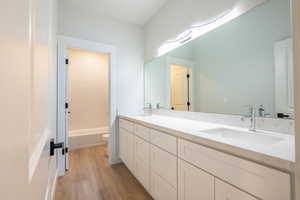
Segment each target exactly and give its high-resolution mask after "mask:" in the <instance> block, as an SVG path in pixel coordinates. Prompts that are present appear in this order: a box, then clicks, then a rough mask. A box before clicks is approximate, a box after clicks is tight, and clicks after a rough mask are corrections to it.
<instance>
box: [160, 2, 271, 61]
mask: <svg viewBox="0 0 300 200" xmlns="http://www.w3.org/2000/svg"><path fill="white" fill-rule="evenodd" d="M266 1H267V0H256V1H250V0H240V1H238V2H237V3H236V4H235V5H234V6H233V7H232V8H231V9H228V10H226V11H225V12H223V13H222V14H220V15H219V16H217V17H214V18H213V19H211V20H208V21H206V22H204V23H201V24H195V25H192V26H191V27H190V28H188V29H187V30H186V31H184V32H183V33H181V34H179V35H178V37H176V38H175V39H173V40H168V41H166V42H165V43H164V44H163V45H161V46H160V47H159V48H158V50H157V56H162V55H164V54H166V53H168V52H170V51H172V50H174V49H175V48H177V47H179V46H182V45H184V44H186V43H187V42H189V41H191V40H194V39H196V38H198V37H199V36H201V35H204V34H205V33H207V32H209V31H212V30H214V29H216V28H218V27H219V26H221V25H223V24H225V23H227V22H229V21H231V20H232V19H235V18H236V17H238V16H240V15H242V14H244V13H246V12H247V11H249V10H251V9H252V8H254V7H256V6H258V5H260V4H262V3H264V2H266ZM249 2H250V3H249Z"/></svg>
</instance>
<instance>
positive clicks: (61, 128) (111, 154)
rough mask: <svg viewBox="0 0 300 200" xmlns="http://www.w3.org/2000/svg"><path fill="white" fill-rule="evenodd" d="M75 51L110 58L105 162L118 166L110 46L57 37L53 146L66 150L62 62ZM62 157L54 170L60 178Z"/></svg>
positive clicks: (114, 78) (113, 64)
mask: <svg viewBox="0 0 300 200" xmlns="http://www.w3.org/2000/svg"><path fill="white" fill-rule="evenodd" d="M68 48H75V49H82V50H88V51H93V52H99V53H107V54H109V56H110V64H109V101H108V102H109V125H108V127H109V132H110V138H109V141H108V160H109V163H110V164H116V163H118V162H119V158H118V152H117V137H116V127H115V123H116V122H115V121H116V117H117V111H118V109H117V64H116V56H117V49H116V47H114V46H112V45H107V44H101V43H97V42H93V41H88V40H81V39H76V38H72V37H66V36H58V60H57V142H64V143H65V144H66V147H68V140H67V137H68V133H66V125H67V124H66V121H65V118H66V112H65V111H66V109H65V103H66V95H67V94H66V91H67V85H66V81H67V80H66V73H67V71H66V61H65V60H66V59H67V49H68ZM65 159H66V156H65V155H62V154H61V153H58V156H57V165H58V166H57V167H58V175H59V176H63V175H64V174H65V169H66V167H67V166H66V160H65Z"/></svg>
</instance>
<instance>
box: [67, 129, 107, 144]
mask: <svg viewBox="0 0 300 200" xmlns="http://www.w3.org/2000/svg"><path fill="white" fill-rule="evenodd" d="M108 132H109V130H108V127H102V128H95V129H81V130H74V131H70V134H69V137H68V138H69V148H70V150H75V149H80V148H86V147H92V146H98V145H103V144H105V143H106V141H104V140H103V139H102V135H103V134H106V133H108Z"/></svg>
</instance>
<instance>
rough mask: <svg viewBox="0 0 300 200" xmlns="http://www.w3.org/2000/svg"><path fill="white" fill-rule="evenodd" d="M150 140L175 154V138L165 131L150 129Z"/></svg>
mask: <svg viewBox="0 0 300 200" xmlns="http://www.w3.org/2000/svg"><path fill="white" fill-rule="evenodd" d="M150 132H151V134H150V141H151V143H152V144H154V145H157V146H159V147H160V148H162V149H164V150H166V151H168V152H170V153H172V154H174V155H177V138H176V137H174V136H171V135H169V134H167V133H162V132H159V131H156V130H153V129H151V131H150Z"/></svg>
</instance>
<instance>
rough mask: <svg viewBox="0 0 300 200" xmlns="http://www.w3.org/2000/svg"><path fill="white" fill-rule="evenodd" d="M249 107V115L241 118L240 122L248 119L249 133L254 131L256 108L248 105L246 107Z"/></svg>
mask: <svg viewBox="0 0 300 200" xmlns="http://www.w3.org/2000/svg"><path fill="white" fill-rule="evenodd" d="M247 107H249V113H248V114H247V115H244V116H243V117H242V120H244V119H245V118H250V122H251V124H250V128H249V131H253V132H255V131H256V108H255V106H254V105H249V106H247Z"/></svg>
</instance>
